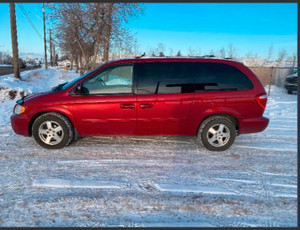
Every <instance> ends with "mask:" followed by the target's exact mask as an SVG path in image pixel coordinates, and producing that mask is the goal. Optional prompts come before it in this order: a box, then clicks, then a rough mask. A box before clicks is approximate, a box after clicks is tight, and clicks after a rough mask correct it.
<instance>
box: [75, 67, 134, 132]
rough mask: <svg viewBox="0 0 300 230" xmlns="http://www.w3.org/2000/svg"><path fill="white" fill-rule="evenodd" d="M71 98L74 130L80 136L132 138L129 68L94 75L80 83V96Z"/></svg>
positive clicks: (131, 71) (131, 91) (107, 70)
mask: <svg viewBox="0 0 300 230" xmlns="http://www.w3.org/2000/svg"><path fill="white" fill-rule="evenodd" d="M74 98H75V108H74V109H75V115H76V122H77V129H78V132H79V134H81V135H82V136H97V135H114V136H117V135H134V134H135V132H136V100H137V98H136V95H135V94H134V93H133V64H122V65H114V66H112V67H108V68H106V69H104V70H102V71H100V72H98V73H95V74H94V75H93V76H91V77H89V78H88V79H86V80H84V81H83V82H82V85H81V93H80V95H76V96H74Z"/></svg>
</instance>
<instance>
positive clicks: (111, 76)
mask: <svg viewBox="0 0 300 230" xmlns="http://www.w3.org/2000/svg"><path fill="white" fill-rule="evenodd" d="M132 70H133V65H120V66H114V67H111V68H108V69H105V70H104V71H100V72H99V73H96V74H95V75H93V76H91V77H89V78H88V79H87V80H85V81H83V83H82V91H83V92H84V94H89V95H98V94H131V93H132Z"/></svg>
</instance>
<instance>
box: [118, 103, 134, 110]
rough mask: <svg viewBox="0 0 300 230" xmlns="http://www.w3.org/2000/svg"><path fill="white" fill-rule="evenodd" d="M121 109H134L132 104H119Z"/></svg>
mask: <svg viewBox="0 0 300 230" xmlns="http://www.w3.org/2000/svg"><path fill="white" fill-rule="evenodd" d="M120 108H121V109H134V104H121V105H120Z"/></svg>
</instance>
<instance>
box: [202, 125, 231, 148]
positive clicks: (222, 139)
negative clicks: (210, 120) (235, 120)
mask: <svg viewBox="0 0 300 230" xmlns="http://www.w3.org/2000/svg"><path fill="white" fill-rule="evenodd" d="M229 139H230V130H229V128H228V127H227V126H226V125H224V124H215V125H213V126H212V127H210V128H209V129H208V131H207V140H208V142H209V143H210V144H211V145H212V146H215V147H222V146H224V145H226V144H227V142H228V141H229Z"/></svg>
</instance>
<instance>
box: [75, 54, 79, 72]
mask: <svg viewBox="0 0 300 230" xmlns="http://www.w3.org/2000/svg"><path fill="white" fill-rule="evenodd" d="M75 63H76V73H78V70H79V64H78V56H76V57H75Z"/></svg>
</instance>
